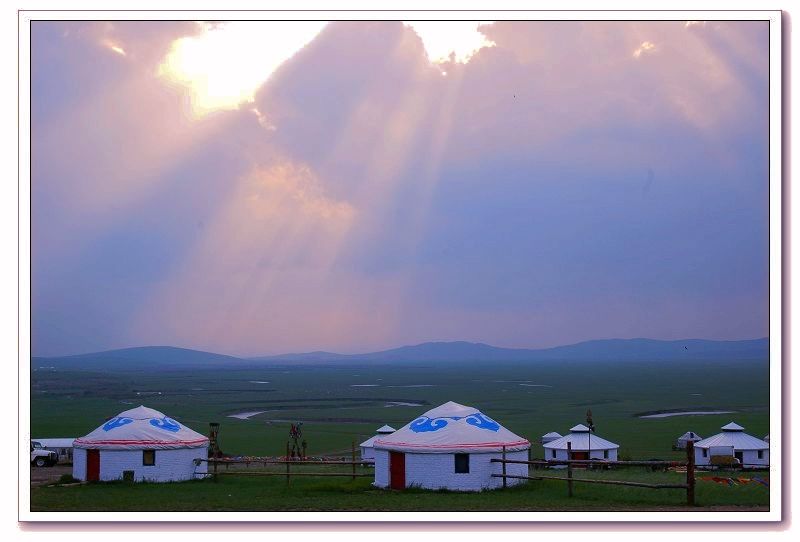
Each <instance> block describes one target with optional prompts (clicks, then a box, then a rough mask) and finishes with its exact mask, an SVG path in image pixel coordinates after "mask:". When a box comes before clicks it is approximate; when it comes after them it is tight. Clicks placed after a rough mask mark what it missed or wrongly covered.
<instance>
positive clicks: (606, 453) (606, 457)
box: [603, 450, 608, 459]
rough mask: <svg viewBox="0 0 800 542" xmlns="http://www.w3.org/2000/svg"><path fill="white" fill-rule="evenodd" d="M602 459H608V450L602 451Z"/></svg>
mask: <svg viewBox="0 0 800 542" xmlns="http://www.w3.org/2000/svg"><path fill="white" fill-rule="evenodd" d="M603 459H608V450H603Z"/></svg>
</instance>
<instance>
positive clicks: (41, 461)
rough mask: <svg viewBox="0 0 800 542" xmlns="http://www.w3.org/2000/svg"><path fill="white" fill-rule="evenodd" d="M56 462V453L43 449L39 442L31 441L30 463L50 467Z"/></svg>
mask: <svg viewBox="0 0 800 542" xmlns="http://www.w3.org/2000/svg"><path fill="white" fill-rule="evenodd" d="M56 463H58V454H56V453H55V452H51V451H50V450H45V449H44V448H43V447H42V444H41V443H40V442H36V441H35V440H34V441H31V465H35V466H37V467H52V466H53V465H55V464H56Z"/></svg>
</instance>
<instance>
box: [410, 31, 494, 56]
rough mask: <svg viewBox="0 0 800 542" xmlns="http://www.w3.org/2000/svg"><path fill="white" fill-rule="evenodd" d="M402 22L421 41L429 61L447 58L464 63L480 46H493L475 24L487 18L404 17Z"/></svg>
mask: <svg viewBox="0 0 800 542" xmlns="http://www.w3.org/2000/svg"><path fill="white" fill-rule="evenodd" d="M406 24H407V25H408V26H410V27H411V28H413V29H414V32H416V33H417V35H418V36H419V37H420V39H421V40H422V43H423V44H424V45H425V52H426V53H427V54H428V59H429V60H430V61H431V62H432V63H433V64H440V63H443V62H448V61H455V62H460V63H462V64H466V63H467V62H469V60H470V58H472V56H473V55H474V54H475V53H477V52H478V51H480V50H481V49H483V48H484V47H494V45H495V43H494V42H493V41H491V40H489V39H488V38H487V37H486V36H485V35H483V33H481V31H480V30H479V27H480V26H481V25H484V24H491V23H489V22H481V21H407V22H406Z"/></svg>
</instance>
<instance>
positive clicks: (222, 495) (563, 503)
mask: <svg viewBox="0 0 800 542" xmlns="http://www.w3.org/2000/svg"><path fill="white" fill-rule="evenodd" d="M295 468H297V467H295ZM319 468H320V467H318V466H316V467H313V469H314V470H315V471H318V470H319ZM340 470H344V471H346V468H344V469H341V468H340ZM362 472H368V469H363V470H362ZM536 472H537V473H543V474H542V475H543V476H548V475H551V474H552V473H551V472H550V471H544V472H543V471H536ZM562 474H563V473H562ZM734 476H742V474H735V475H734ZM743 476H750V474H745V475H743ZM761 476H764V474H763V473H762V474H761ZM575 477H576V478H607V479H614V480H633V481H640V482H649V483H671V484H679V483H683V482H684V481H685V475H682V474H678V473H674V472H650V471H646V470H644V469H634V468H630V469H624V470H614V471H602V472H601V471H597V472H596V471H592V472H586V471H578V470H576V472H575ZM768 505H769V489H768V488H766V487H765V486H763V485H759V484H755V483H750V484H746V485H738V486H723V485H718V484H715V483H713V482H704V481H698V482H697V490H696V506H695V507H694V508H689V507H687V506H686V493H685V491H683V490H680V489H658V490H654V489H645V488H639V487H629V486H607V485H600V484H586V483H583V484H582V483H575V487H574V496H573V497H572V498H570V497H568V495H567V486H566V483H565V482H562V481H555V480H531V481H528V482H527V483H524V484H522V485H519V486H516V487H511V488H508V489H502V490H495V491H484V492H480V493H456V492H448V491H424V490H419V489H408V490H405V491H402V492H399V491H390V490H381V489H376V488H374V487H372V486H371V479H370V478H356V479H355V480H353V479H351V478H349V477H345V478H325V479H322V478H313V477H307V478H298V477H295V478H292V479H291V483H290V484H289V485H287V484H286V479H285V478H284V477H280V476H270V477H261V476H258V477H255V476H253V477H249V476H235V475H231V476H220V477H219V478H218V481H217V482H214V481H212V480H197V481H192V482H180V483H168V484H151V483H145V484H130V483H123V482H105V483H93V484H86V485H81V486H67V487H58V486H51V487H39V488H33V489H32V490H31V507H32V510H33V511H115V510H125V511H142V512H149V511H159V512H160V511H183V512H197V511H217V512H225V511H239V512H242V511H244V512H247V511H303V510H306V511H333V510H347V511H554V510H588V511H600V510H695V509H696V510H703V509H739V510H743V511H744V510H766V509H768Z"/></svg>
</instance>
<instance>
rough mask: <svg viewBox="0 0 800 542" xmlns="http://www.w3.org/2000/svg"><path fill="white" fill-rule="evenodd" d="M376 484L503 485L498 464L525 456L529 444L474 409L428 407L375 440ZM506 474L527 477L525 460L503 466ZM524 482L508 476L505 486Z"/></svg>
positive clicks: (467, 487)
mask: <svg viewBox="0 0 800 542" xmlns="http://www.w3.org/2000/svg"><path fill="white" fill-rule="evenodd" d="M373 445H374V448H375V484H374V485H375V486H377V487H389V488H392V489H403V488H406V487H421V488H425V489H450V490H456V491H480V490H483V489H494V488H498V487H502V485H503V480H502V478H495V477H492V474H501V473H502V471H503V467H502V464H501V463H492V462H491V461H490V460H491V459H493V458H497V459H500V458H502V456H503V447H505V449H506V458H507V459H517V460H527V459H528V453H527V450H528V449H529V448H530V446H531V445H530V442H528V441H527V440H526V439H524V438H522V437H520V436H518V435H515V434H514V433H512V432H511V431H509V430H508V429H506V428H505V427H503V426H501V425H500V424H499V423H497V422H496V421H494V420H493V419H491V418H490V417H489V416H487V415H486V414H484V413H482V412H481V411H480V410H478V409H477V408H474V407H469V406H465V405H460V404H458V403H454V402H452V401H450V402H447V403H445V404H443V405H441V406H438V407H436V408H434V409H432V410H429V411H428V412H426V413H425V414H423V415H421V416H420V417H418V418H416V419H415V420H413V421H412V422H410V423H408V424H406V425H404V426H403V427H401V428H400V429H398V430H397V431H395V432H394V433H392V434H391V435H386V436H380V437H378V438H376V439H375V441H374V443H373ZM506 473H507V474H513V475H517V476H527V474H528V466H527V465H525V464H507V465H506ZM521 482H524V480H523V479H515V478H509V479H507V484H508V485H515V484H518V483H521Z"/></svg>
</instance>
